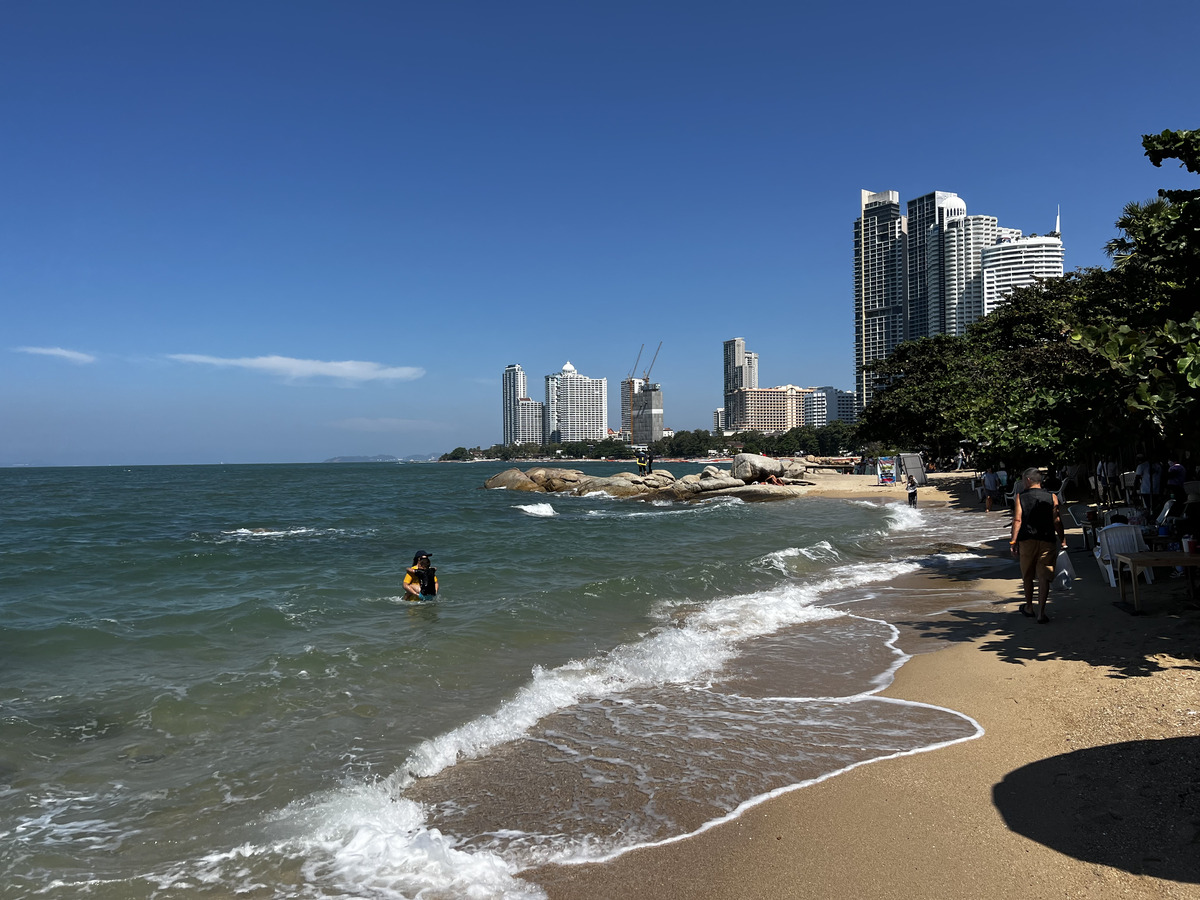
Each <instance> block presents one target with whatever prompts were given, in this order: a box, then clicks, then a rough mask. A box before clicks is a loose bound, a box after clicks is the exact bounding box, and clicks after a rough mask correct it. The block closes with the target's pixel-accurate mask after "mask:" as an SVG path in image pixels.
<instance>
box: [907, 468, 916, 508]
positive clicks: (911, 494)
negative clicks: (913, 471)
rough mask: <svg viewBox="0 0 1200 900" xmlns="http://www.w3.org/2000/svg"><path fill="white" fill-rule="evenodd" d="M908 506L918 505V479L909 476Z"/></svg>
mask: <svg viewBox="0 0 1200 900" xmlns="http://www.w3.org/2000/svg"><path fill="white" fill-rule="evenodd" d="M908 505H909V506H914V507H915V506H916V505H917V479H915V478H913V477H912V476H911V475H909V476H908Z"/></svg>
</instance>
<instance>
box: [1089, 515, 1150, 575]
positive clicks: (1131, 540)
mask: <svg viewBox="0 0 1200 900" xmlns="http://www.w3.org/2000/svg"><path fill="white" fill-rule="evenodd" d="M1146 549H1147V547H1146V542H1145V541H1144V540H1142V529H1141V528H1139V527H1138V526H1137V525H1109V526H1108V527H1107V528H1101V529H1100V530H1099V531H1097V532H1096V549H1095V550H1093V551H1092V552H1093V553H1094V554H1095V556H1096V564H1097V565H1098V566H1100V571H1101V572H1102V573H1103V574H1104V575H1105V576H1106V577H1107V578H1108V586H1109V587H1116V586H1117V574H1116V571H1115V570H1114V568H1113V557H1114V556H1115V555H1116V554H1118V553H1144V552H1145V551H1146ZM1142 574H1143V575H1145V576H1146V584H1153V583H1154V570H1153V569H1150V568H1145V569H1142Z"/></svg>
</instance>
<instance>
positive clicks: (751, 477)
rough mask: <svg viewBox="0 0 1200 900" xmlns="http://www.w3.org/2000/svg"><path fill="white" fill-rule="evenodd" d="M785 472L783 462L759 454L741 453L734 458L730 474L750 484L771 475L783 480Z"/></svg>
mask: <svg viewBox="0 0 1200 900" xmlns="http://www.w3.org/2000/svg"><path fill="white" fill-rule="evenodd" d="M785 472H786V469H785V467H784V463H783V460H779V459H771V458H770V457H769V456H759V455H758V454H757V453H739V454H738V455H737V456H735V457H734V458H733V467H732V468H731V469H730V473H729V474H730V475H732V476H733V477H734V478H740V479H741V480H742V481H744V482H745V483H747V484H749V483H751V482H755V481H762V480H763V479H765V478H767V477H768V476H771V475H774V476H775V477H776V478H782V477H783V476H784V474H785Z"/></svg>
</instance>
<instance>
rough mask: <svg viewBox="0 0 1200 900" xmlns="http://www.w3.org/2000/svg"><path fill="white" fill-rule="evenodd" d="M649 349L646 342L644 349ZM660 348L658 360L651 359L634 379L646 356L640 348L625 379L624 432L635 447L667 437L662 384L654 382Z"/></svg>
mask: <svg viewBox="0 0 1200 900" xmlns="http://www.w3.org/2000/svg"><path fill="white" fill-rule="evenodd" d="M645 348H646V345H645V344H643V345H642V350H644V349H645ZM661 349H662V341H659V342H658V350H661ZM658 350H655V351H654V359H652V360H650V365H649V366H647V367H646V371H645V372H643V373H642V377H641V378H634V377H633V373H634V372H636V371H637V364H638V362H641V359H642V351H641V350H639V351H638V358H637V361H636V362H634V364H633V369H632V370H630V373H629V377H627V378H625V379H624V380H623V381H622V382H621V435H622V437H624V438H625V440H627V441H628V442H629V443H630V444H633V445H635V446H640V447H645V446H648V445H650V444H652V443H654V441H657V440H659V439H660V438H661V437H662V436H663V398H662V385H661V384H657V383H654V382H651V381H650V370H651V369H653V368H654V363H655V361H657V360H658Z"/></svg>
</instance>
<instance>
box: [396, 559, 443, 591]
mask: <svg viewBox="0 0 1200 900" xmlns="http://www.w3.org/2000/svg"><path fill="white" fill-rule="evenodd" d="M436 572H437V569H435V568H434V567H433V566H432V565H430V554H428V553H426V552H425V551H424V550H418V551H417V552H416V554H415V555H414V556H413V564H412V566H411V567H410V568H408V569H405V571H404V599H405V600H433V599H435V598H436V597H437V592H438V580H437V574H436Z"/></svg>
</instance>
